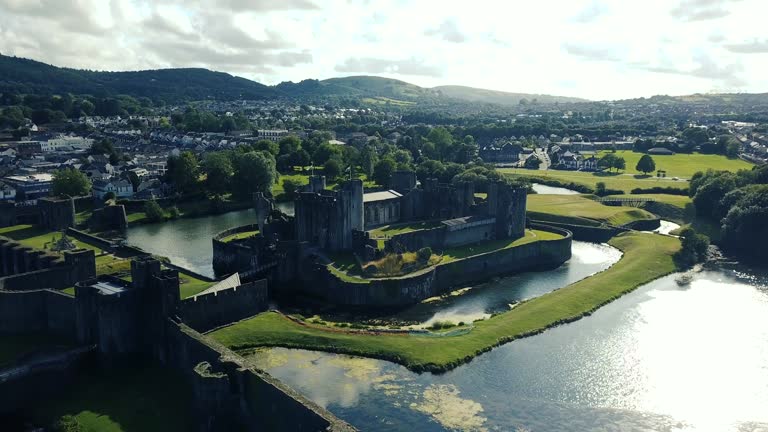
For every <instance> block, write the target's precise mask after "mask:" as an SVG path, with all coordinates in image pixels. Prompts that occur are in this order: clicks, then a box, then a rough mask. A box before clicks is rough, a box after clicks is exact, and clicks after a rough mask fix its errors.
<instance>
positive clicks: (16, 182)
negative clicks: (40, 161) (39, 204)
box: [3, 174, 53, 200]
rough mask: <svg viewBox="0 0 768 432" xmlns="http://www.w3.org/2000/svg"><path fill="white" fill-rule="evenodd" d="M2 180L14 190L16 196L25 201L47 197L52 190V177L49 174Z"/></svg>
mask: <svg viewBox="0 0 768 432" xmlns="http://www.w3.org/2000/svg"><path fill="white" fill-rule="evenodd" d="M3 180H4V181H5V182H6V183H7V184H8V185H9V186H11V187H13V188H14V189H16V194H18V195H21V196H23V197H24V199H27V200H32V199H37V198H42V197H45V196H48V195H50V194H51V189H52V188H53V175H51V174H28V175H17V176H9V177H6V178H4V179H3Z"/></svg>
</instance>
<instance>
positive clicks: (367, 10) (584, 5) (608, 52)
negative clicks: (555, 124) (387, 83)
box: [0, 0, 768, 99]
mask: <svg viewBox="0 0 768 432" xmlns="http://www.w3.org/2000/svg"><path fill="white" fill-rule="evenodd" d="M764 16H768V2H765V1H764V0H741V1H734V0H679V1H675V2H669V1H668V0H644V1H642V2H619V1H610V0H572V1H568V0H541V1H538V2H524V3H523V2H509V1H503V0H478V1H476V2H472V3H470V4H468V3H467V2H466V1H463V0H440V1H438V0H425V1H419V2H411V1H406V0H380V1H376V2H370V1H350V0H323V1H319V0H285V1H268V0H224V1H221V0H194V1H182V0H157V1H151V0H112V1H110V2H106V1H101V0H34V1H33V0H0V52H2V53H3V54H12V55H18V56H23V57H30V58H34V59H36V60H41V61H45V62H49V63H53V64H56V65H59V66H67V67H79V68H89V69H104V70H136V69H144V68H161V67H183V66H194V67H208V68H210V69H214V70H221V71H225V72H229V73H233V74H237V75H240V76H245V77H247V78H251V79H256V80H259V81H261V82H264V83H267V84H275V83H278V82H280V81H285V80H292V81H299V80H302V79H305V78H318V79H323V78H330V77H334V76H343V75H349V74H361V73H365V74H376V75H381V76H389V77H394V78H399V79H403V80H406V81H409V82H413V83H414V84H418V85H422V86H434V85H443V84H459V85H469V86H473V87H483V88H491V89H498V90H506V91H518V92H530V93H549V94H562V95H568V96H580V97H586V98H591V99H609V98H610V99H614V98H625V97H637V96H650V95H653V94H685V93H694V92H706V91H709V90H712V89H723V88H728V89H733V90H736V91H751V92H765V91H768V78H766V75H765V74H764V73H763V72H762V71H764V70H766V68H768V55H767V53H768V41H766V39H765V35H764V34H763V33H764V32H763V31H762V29H763V28H764V25H763V21H764V19H763V18H762V17H764ZM715 23H716V25H715V26H713V24H715Z"/></svg>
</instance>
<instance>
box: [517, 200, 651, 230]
mask: <svg viewBox="0 0 768 432" xmlns="http://www.w3.org/2000/svg"><path fill="white" fill-rule="evenodd" d="M528 214H529V216H530V217H531V218H532V219H537V220H547V221H551V222H563V223H573V224H577V225H599V224H602V223H608V224H610V225H616V226H621V225H624V224H627V223H630V222H633V221H636V220H644V219H653V218H654V215H652V214H651V213H649V212H647V211H645V210H642V209H639V208H634V207H618V206H607V205H603V204H600V203H599V202H597V201H595V200H592V199H589V198H587V197H586V196H584V195H528Z"/></svg>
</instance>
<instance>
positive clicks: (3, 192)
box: [0, 183, 16, 201]
mask: <svg viewBox="0 0 768 432" xmlns="http://www.w3.org/2000/svg"><path fill="white" fill-rule="evenodd" d="M13 199H16V189H14V188H12V187H11V186H8V185H7V184H5V183H0V201H7V200H13Z"/></svg>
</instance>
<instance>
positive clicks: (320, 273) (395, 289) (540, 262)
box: [296, 225, 572, 306]
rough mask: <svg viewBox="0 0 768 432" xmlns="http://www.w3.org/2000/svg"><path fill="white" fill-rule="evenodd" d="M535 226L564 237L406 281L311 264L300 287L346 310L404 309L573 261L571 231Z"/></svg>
mask: <svg viewBox="0 0 768 432" xmlns="http://www.w3.org/2000/svg"><path fill="white" fill-rule="evenodd" d="M533 227H534V228H536V229H542V230H547V231H552V232H556V233H559V234H562V235H563V238H561V239H556V240H546V241H538V242H533V243H527V244H524V245H520V246H516V247H513V248H509V249H501V250H497V251H493V252H489V253H486V254H482V255H476V256H473V257H469V258H464V259H461V260H457V261H453V262H450V263H445V264H441V265H438V266H437V267H434V268H431V269H426V270H422V271H420V272H416V273H415V274H412V275H408V276H405V277H400V278H387V279H370V280H368V282H367V283H354V282H348V281H343V280H341V279H339V278H338V277H336V276H335V275H333V274H332V273H331V272H330V270H328V269H327V267H326V266H324V265H319V264H314V265H313V266H311V267H310V266H308V265H307V266H305V268H303V269H302V271H301V275H302V277H303V284H301V286H299V287H297V288H296V289H297V290H300V291H302V292H303V293H306V294H309V295H312V296H315V297H318V298H322V299H324V300H326V301H328V302H330V303H334V304H337V305H343V306H402V305H408V304H414V303H417V302H419V301H421V300H424V299H426V298H429V297H434V296H437V295H440V294H443V293H445V292H447V291H449V290H450V289H451V288H455V287H460V286H462V285H466V284H469V283H474V282H482V281H487V280H489V279H491V278H493V277H497V276H502V275H508V274H513V273H518V272H522V271H529V270H537V269H543V268H549V267H556V266H558V265H560V264H562V263H563V262H565V261H567V260H569V259H570V258H571V243H572V235H571V233H570V232H568V231H565V230H561V229H558V228H554V227H549V226H544V225H533Z"/></svg>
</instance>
